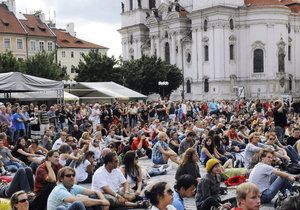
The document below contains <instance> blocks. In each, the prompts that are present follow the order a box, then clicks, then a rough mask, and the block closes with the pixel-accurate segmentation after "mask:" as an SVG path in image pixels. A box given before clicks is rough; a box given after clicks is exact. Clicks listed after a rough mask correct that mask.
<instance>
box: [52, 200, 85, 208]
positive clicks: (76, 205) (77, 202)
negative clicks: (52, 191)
mask: <svg viewBox="0 0 300 210" xmlns="http://www.w3.org/2000/svg"><path fill="white" fill-rule="evenodd" d="M56 210H86V208H85V206H84V205H83V203H82V202H81V201H75V202H73V203H72V204H71V206H69V207H68V208H66V207H64V206H59V207H57V209H56Z"/></svg>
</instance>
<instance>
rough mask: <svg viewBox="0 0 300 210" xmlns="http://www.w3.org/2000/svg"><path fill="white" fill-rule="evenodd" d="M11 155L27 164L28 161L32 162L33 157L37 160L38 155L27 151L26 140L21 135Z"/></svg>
mask: <svg viewBox="0 0 300 210" xmlns="http://www.w3.org/2000/svg"><path fill="white" fill-rule="evenodd" d="M12 155H13V156H14V157H15V158H18V159H19V160H21V161H22V162H24V163H25V164H26V165H29V164H30V162H34V161H35V159H36V161H37V160H38V157H39V155H36V154H32V153H30V152H29V151H28V148H27V146H26V141H25V139H24V138H22V137H21V138H19V139H18V140H17V142H16V146H15V147H14V149H13V150H12Z"/></svg>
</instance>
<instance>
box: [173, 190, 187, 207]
mask: <svg viewBox="0 0 300 210" xmlns="http://www.w3.org/2000/svg"><path fill="white" fill-rule="evenodd" d="M172 205H173V206H174V207H175V208H176V210H185V208H184V201H183V199H182V198H181V196H180V195H179V193H178V192H177V191H174V194H173V203H172Z"/></svg>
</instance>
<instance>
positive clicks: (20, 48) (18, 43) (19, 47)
mask: <svg viewBox="0 0 300 210" xmlns="http://www.w3.org/2000/svg"><path fill="white" fill-rule="evenodd" d="M17 49H18V50H22V49H23V40H22V39H17Z"/></svg>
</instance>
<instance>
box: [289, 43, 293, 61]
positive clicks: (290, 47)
mask: <svg viewBox="0 0 300 210" xmlns="http://www.w3.org/2000/svg"><path fill="white" fill-rule="evenodd" d="M291 53H292V46H291V45H289V46H288V60H289V61H291V56H292V54H291Z"/></svg>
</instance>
